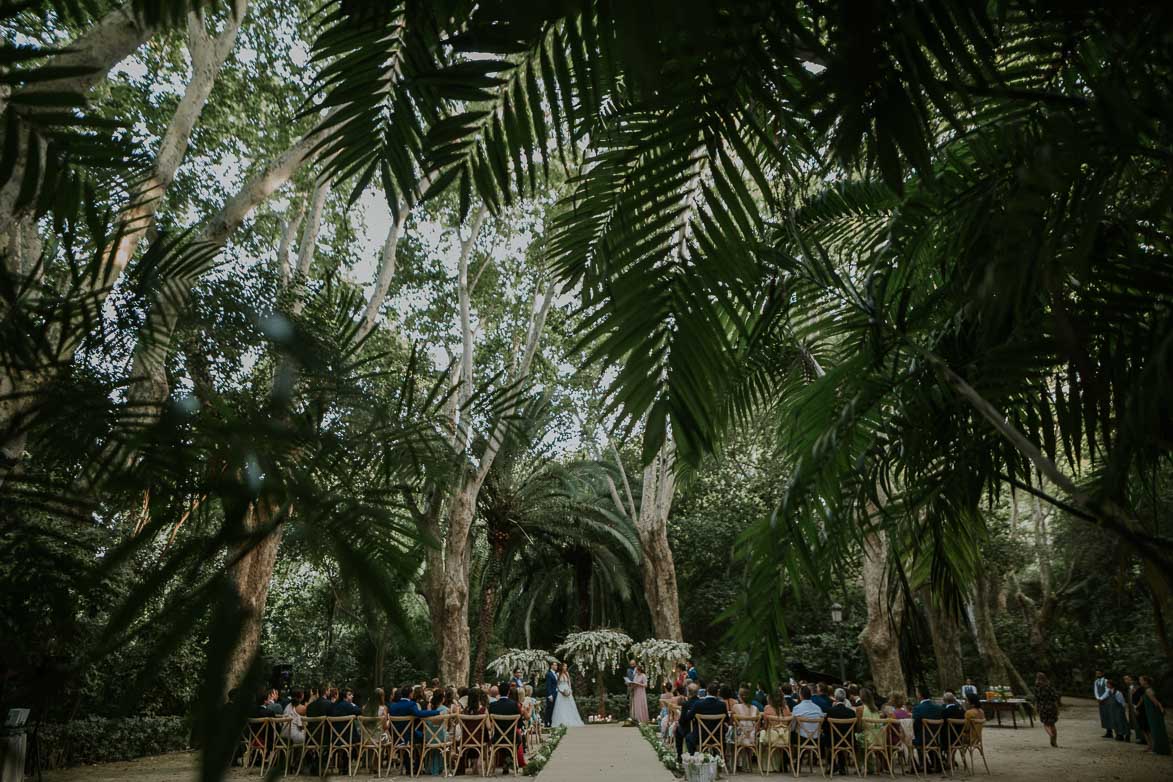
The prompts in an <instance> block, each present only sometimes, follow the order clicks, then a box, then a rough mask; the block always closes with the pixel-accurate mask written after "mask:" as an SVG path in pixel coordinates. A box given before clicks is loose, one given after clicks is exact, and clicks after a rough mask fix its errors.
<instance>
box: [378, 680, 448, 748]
mask: <svg viewBox="0 0 1173 782" xmlns="http://www.w3.org/2000/svg"><path fill="white" fill-rule="evenodd" d="M412 691H413V688H412V686H411V685H410V684H405V685H404V686H402V687H400V688H399V697H398V698H397V699H396V700H395V702H394V703H392V704H391V705H390V706H388V707H387V716H388V717H417V718H418V717H435V716H436V715H437V714H439V713H440V712H438V711H435V710H433V709H421V708H420V705H419V704H418V703H416V702H415V701H414V700H412V697H411V696H412ZM391 729H392V730H393V731H394V735H393V736H392V738H393V739H394V740H395V743H397V744H407V743H409V741H408V735H407V730H408V728H407V724H406V723H394V722H393V723H391ZM410 738H411V740H412V741H414V742H421V741H423V740H424V733H423V731H422V730H420V729H419V727H418V726H416V725H412V735H411V737H410Z"/></svg>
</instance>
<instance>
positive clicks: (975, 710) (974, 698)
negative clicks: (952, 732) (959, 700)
mask: <svg viewBox="0 0 1173 782" xmlns="http://www.w3.org/2000/svg"><path fill="white" fill-rule="evenodd" d="M965 701H966V709H965V718H966V719H967V720H984V719H985V718H986V712H985V711H984V710H983V709H982V699H981V696H979V695H978V694H977V693H976V692H971V693H970V694H969V695H966V696H965Z"/></svg>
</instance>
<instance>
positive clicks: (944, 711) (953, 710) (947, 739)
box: [941, 691, 965, 750]
mask: <svg viewBox="0 0 1173 782" xmlns="http://www.w3.org/2000/svg"><path fill="white" fill-rule="evenodd" d="M941 702H942V704H943V705H942V707H941V719H943V720H963V719H965V709H964V708H962V706H961V704H960V703H958V702H957V696H955V695H954V694H953V693H951V692H948V691H946V692H945V694H944V695H942V696H941ZM945 728H946V729H945V731H944V733H943V734H942V736H941V738H942V740H943V741H944V743H945V748H946V750H947V749H948V748H949V747H952V746H953V745H954V744H956V743H957V739H958V737H959V736H960V735H961V729H960V728H955V727H953V726H952V725H950V724H949V723H948V722H946V723H945Z"/></svg>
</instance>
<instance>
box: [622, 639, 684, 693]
mask: <svg viewBox="0 0 1173 782" xmlns="http://www.w3.org/2000/svg"><path fill="white" fill-rule="evenodd" d="M630 654H631V656H632V657H634V658H635V659H636V660H637V661H638V662H639V664H640V667H641V668H643V672H644V673H645V674H647V676H648V685H649V686H653V687H654V686H658V685H659V684H660V682H662V681H663V680H664V679H667V678H670V676H671V674H672V667H673V666H674V665H676V663H679V662H687V661H688V659H689V658H690V657H692V644H689V643H685V642H684V641H677V640H675V639H672V638H649V639H647V640H646V641H640V642H639V643H637V644H632V645H631V650H630Z"/></svg>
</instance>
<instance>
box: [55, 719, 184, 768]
mask: <svg viewBox="0 0 1173 782" xmlns="http://www.w3.org/2000/svg"><path fill="white" fill-rule="evenodd" d="M190 736H191V725H190V723H189V721H188V720H187V719H185V718H183V717H125V718H118V719H107V718H104V717H86V718H85V719H79V720H70V721H69V722H59V723H57V722H48V723H41V724H39V725H37V726H36V736H35V742H36V758H37V761H38V762H39V763H40V769H44V770H49V769H55V768H67V767H69V766H80V765H88V764H91V763H108V762H110V761H114V760H131V759H133V758H141V757H144V756H146V755H159V754H161V753H164V752H177V751H179V750H183V749H187V748H188V741H189V738H190Z"/></svg>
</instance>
